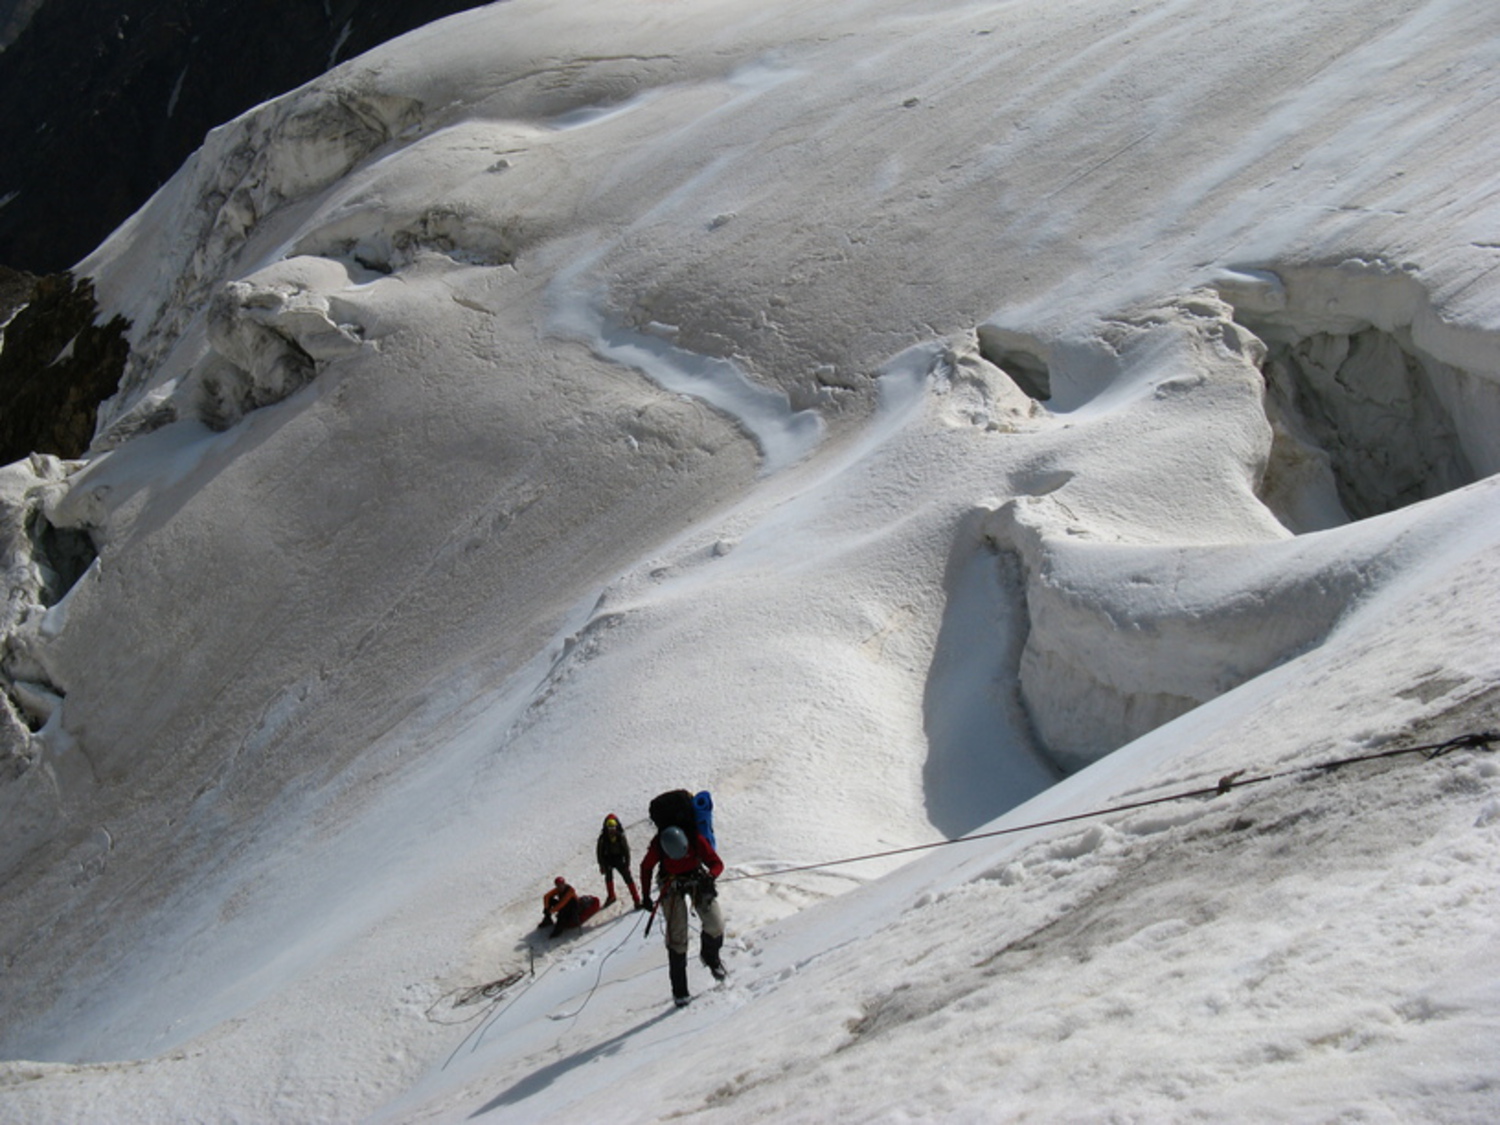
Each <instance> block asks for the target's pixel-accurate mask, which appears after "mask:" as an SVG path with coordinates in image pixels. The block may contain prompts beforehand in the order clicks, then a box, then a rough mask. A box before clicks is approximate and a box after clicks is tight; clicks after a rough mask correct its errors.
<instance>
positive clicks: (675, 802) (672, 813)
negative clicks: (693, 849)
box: [647, 789, 698, 840]
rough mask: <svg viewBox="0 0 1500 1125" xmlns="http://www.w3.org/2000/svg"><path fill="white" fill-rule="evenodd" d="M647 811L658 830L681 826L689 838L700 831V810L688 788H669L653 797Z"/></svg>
mask: <svg viewBox="0 0 1500 1125" xmlns="http://www.w3.org/2000/svg"><path fill="white" fill-rule="evenodd" d="M647 811H648V812H649V813H650V814H651V823H652V824H654V825H656V830H657V831H658V832H660V831H662V830H663V829H666V828H681V829H682V830H683V831H684V832H686V833H687V838H688V839H689V840H691V839H692V838H693V837H694V836H695V835H697V833H698V810H697V807H696V806H695V805H694V804H693V795H692V794H691V793H689V792H688V791H687V790H686V789H669V790H667V792H665V793H661V794H658V795H657V796H655V797H652V798H651V804H650V807H649V808H648V810H647Z"/></svg>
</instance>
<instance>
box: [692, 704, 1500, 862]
mask: <svg viewBox="0 0 1500 1125" xmlns="http://www.w3.org/2000/svg"><path fill="white" fill-rule="evenodd" d="M1497 740H1500V732H1497V731H1485V732H1483V733H1477V734H1461V735H1459V736H1458V737H1456V738H1450V739H1448V740H1447V741H1445V742H1431V743H1427V744H1426V745H1423V746H1404V747H1402V748H1400V749H1398V750H1381V751H1378V752H1376V753H1371V754H1357V755H1353V756H1351V757H1347V758H1336V759H1334V760H1332V761H1328V762H1318V763H1315V764H1314V765H1310V766H1298V767H1296V768H1294V769H1288V770H1278V771H1277V772H1275V773H1267V774H1259V775H1256V776H1252V777H1245V776H1244V773H1245V771H1244V770H1236V771H1235V772H1234V773H1230V774H1225V775H1224V776H1223V777H1221V778H1219V780H1218V783H1217V784H1215V785H1213V786H1209V787H1205V788H1201V789H1188V790H1184V791H1183V792H1180V793H1169V794H1167V795H1166V796H1163V797H1152V798H1150V799H1149V800H1144V801H1132V802H1129V803H1128V804H1123V805H1110V806H1109V807H1107V808H1102V809H1091V810H1089V811H1088V812H1081V813H1072V814H1070V815H1068V816H1059V817H1054V818H1052V819H1051V820H1038V821H1034V822H1032V823H1030V824H1016V825H1012V826H1011V827H1009V828H996V829H994V830H993V831H991V832H975V833H973V834H971V835H968V836H954V837H953V838H952V839H948V840H934V841H932V842H931V843H927V844H912V845H910V846H908V847H904V848H891V849H889V850H887V851H883V852H868V853H866V854H864V855H852V856H846V857H845V858H843V859H830V860H824V861H823V862H821V863H803V864H798V865H797V866H795V867H780V868H777V869H776V870H774V871H756V872H748V871H747V872H741V873H740V874H737V875H721V876H719V880H718V881H719V882H721V883H732V882H735V881H737V880H740V879H770V878H772V877H774V876H777V875H790V874H792V873H793V872H796V871H816V870H819V869H821V868H825V867H839V866H841V865H843V864H846V863H861V862H863V861H865V860H869V859H884V858H886V857H888V856H893V855H906V854H907V853H909V852H921V851H930V850H931V849H933V848H945V847H947V846H949V845H950V844H966V843H969V842H970V841H972V840H989V839H992V838H994V837H996V836H1010V835H1014V834H1016V833H1018V832H1029V831H1031V830H1032V829H1035V828H1051V827H1053V826H1055V825H1058V824H1069V823H1072V822H1073V821H1077V820H1091V819H1093V818H1094V817H1100V816H1110V815H1112V814H1114V813H1123V812H1132V811H1134V810H1136V809H1144V808H1150V807H1151V806H1152V805H1165V804H1167V803H1169V802H1172V801H1187V800H1191V799H1193V798H1195V797H1222V796H1223V795H1224V794H1226V793H1229V792H1231V791H1232V790H1235V789H1246V788H1248V787H1249V786H1252V785H1263V784H1265V783H1266V782H1268V781H1276V780H1278V779H1280V778H1285V777H1298V776H1301V775H1303V774H1316V773H1331V772H1333V771H1334V770H1337V769H1342V768H1343V767H1344V766H1352V765H1355V764H1356V763H1359V762H1375V761H1380V760H1381V759H1384V758H1397V757H1401V756H1402V755H1405V754H1421V755H1423V756H1424V757H1425V758H1427V759H1429V760H1431V759H1433V758H1438V757H1441V756H1442V755H1444V754H1447V753H1449V752H1451V751H1453V750H1461V749H1464V748H1466V747H1478V748H1482V749H1485V750H1488V749H1491V747H1490V743H1492V742H1495V741H1497Z"/></svg>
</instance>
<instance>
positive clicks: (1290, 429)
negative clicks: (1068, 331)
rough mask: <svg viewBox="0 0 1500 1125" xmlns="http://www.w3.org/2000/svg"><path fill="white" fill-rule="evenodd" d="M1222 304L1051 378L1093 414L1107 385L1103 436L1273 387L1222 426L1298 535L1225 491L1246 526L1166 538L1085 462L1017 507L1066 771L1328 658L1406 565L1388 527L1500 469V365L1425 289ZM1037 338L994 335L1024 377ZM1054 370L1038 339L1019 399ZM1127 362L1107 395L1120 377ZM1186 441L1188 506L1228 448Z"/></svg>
mask: <svg viewBox="0 0 1500 1125" xmlns="http://www.w3.org/2000/svg"><path fill="white" fill-rule="evenodd" d="M1218 291H1219V292H1220V293H1221V294H1222V295H1223V297H1224V298H1225V299H1226V300H1227V301H1228V302H1232V304H1229V303H1224V302H1223V301H1218V300H1215V299H1214V298H1212V297H1208V296H1203V295H1199V296H1193V297H1188V298H1185V299H1183V300H1182V301H1179V302H1175V303H1171V304H1168V305H1167V306H1164V307H1162V308H1160V309H1155V310H1149V311H1147V312H1145V313H1143V314H1132V316H1130V317H1126V318H1122V323H1124V322H1128V323H1129V324H1130V325H1131V332H1132V333H1136V334H1138V338H1137V339H1136V340H1135V342H1134V343H1133V344H1132V346H1131V348H1129V349H1125V350H1119V351H1114V350H1110V349H1105V348H1095V349H1093V351H1092V358H1091V359H1090V361H1089V363H1091V364H1092V365H1093V370H1090V371H1089V372H1088V373H1087V376H1085V375H1084V374H1082V373H1081V372H1080V370H1079V369H1080V367H1083V366H1088V364H1080V363H1078V362H1077V357H1076V355H1075V356H1074V361H1073V363H1072V364H1071V369H1070V364H1069V362H1068V355H1069V353H1068V351H1067V349H1062V350H1061V355H1062V359H1061V361H1059V359H1058V357H1057V356H1053V357H1051V362H1050V368H1051V371H1050V380H1051V382H1052V384H1053V385H1054V386H1057V385H1061V386H1063V387H1065V388H1071V390H1069V391H1068V393H1069V394H1070V395H1071V396H1073V397H1075V398H1076V397H1078V396H1079V393H1080V392H1079V388H1080V387H1082V386H1084V385H1085V384H1087V383H1089V382H1090V381H1092V383H1093V384H1094V386H1095V388H1096V390H1095V391H1094V393H1093V394H1092V395H1091V396H1089V395H1084V396H1083V399H1082V401H1081V402H1080V403H1079V404H1078V405H1077V406H1076V407H1075V411H1074V413H1075V415H1076V416H1077V417H1079V418H1081V419H1087V421H1088V423H1089V424H1091V425H1097V424H1098V422H1099V419H1100V418H1101V417H1106V418H1109V417H1118V418H1121V419H1126V421H1123V422H1121V423H1120V424H1125V425H1135V424H1139V423H1131V422H1129V421H1128V419H1129V418H1130V417H1131V416H1132V415H1135V414H1139V415H1140V416H1141V418H1143V419H1144V418H1146V417H1148V416H1149V414H1148V412H1146V411H1142V410H1141V409H1140V403H1141V402H1143V401H1145V400H1144V399H1143V395H1144V394H1145V393H1147V392H1149V394H1150V401H1152V402H1153V403H1155V404H1157V405H1158V406H1159V404H1160V403H1161V401H1162V400H1163V398H1164V396H1168V395H1174V394H1175V395H1184V394H1201V393H1203V388H1206V387H1212V386H1214V385H1229V384H1231V383H1233V382H1235V381H1236V380H1243V379H1244V378H1246V377H1247V375H1249V374H1250V373H1253V372H1255V371H1258V372H1259V373H1260V377H1261V379H1262V380H1263V385H1262V393H1261V394H1260V395H1259V403H1260V405H1259V407H1258V410H1259V417H1251V416H1250V413H1251V412H1249V411H1245V410H1240V411H1239V412H1237V413H1236V412H1233V411H1220V412H1218V413H1217V414H1216V417H1217V418H1218V419H1219V420H1221V421H1223V420H1229V423H1230V425H1231V426H1232V427H1233V428H1234V433H1235V434H1237V435H1238V437H1239V438H1240V439H1242V440H1243V441H1245V442H1246V443H1248V444H1249V445H1251V446H1256V445H1257V443H1259V444H1258V450H1259V451H1258V453H1257V454H1256V455H1255V457H1254V458H1252V460H1254V461H1257V462H1258V463H1254V464H1248V465H1247V470H1248V473H1249V479H1248V480H1247V482H1246V483H1247V485H1248V487H1250V488H1251V489H1253V494H1254V503H1255V504H1256V505H1257V506H1259V507H1260V509H1261V513H1262V516H1263V517H1269V516H1273V515H1274V517H1275V520H1276V524H1277V525H1278V526H1272V525H1270V523H1269V521H1268V520H1267V519H1265V518H1262V519H1255V518H1253V516H1252V515H1251V514H1250V513H1249V512H1247V511H1246V510H1244V509H1243V508H1242V507H1240V505H1241V504H1242V502H1243V500H1244V497H1243V496H1237V494H1236V493H1235V491H1234V490H1233V489H1232V488H1231V489H1230V491H1228V492H1226V491H1224V490H1223V489H1222V487H1221V488H1220V489H1219V490H1217V491H1214V490H1212V489H1211V490H1210V491H1209V494H1211V495H1217V496H1218V497H1219V498H1220V503H1221V504H1222V505H1223V508H1224V510H1225V511H1226V513H1228V512H1234V511H1236V510H1238V513H1239V514H1238V516H1237V518H1238V520H1239V525H1238V526H1237V527H1236V526H1234V525H1233V522H1232V521H1223V522H1220V523H1219V524H1217V525H1216V526H1214V527H1213V528H1212V529H1209V530H1208V533H1207V534H1205V527H1204V526H1203V524H1202V522H1201V521H1198V520H1195V519H1194V518H1192V517H1191V514H1190V513H1189V512H1188V507H1190V505H1187V506H1185V507H1184V509H1183V512H1182V514H1180V515H1178V516H1177V517H1175V518H1174V517H1170V516H1169V517H1168V518H1164V519H1161V520H1158V521H1156V522H1155V523H1154V524H1153V525H1152V526H1151V527H1150V528H1131V527H1129V526H1122V525H1121V524H1120V523H1119V522H1118V521H1117V520H1115V519H1114V518H1113V515H1112V511H1111V509H1112V506H1113V505H1112V501H1111V498H1109V497H1107V496H1104V495H1101V494H1099V493H1098V492H1094V493H1093V494H1090V492H1089V490H1088V485H1087V482H1088V481H1089V480H1090V478H1091V473H1090V472H1089V469H1088V467H1087V465H1086V463H1085V467H1084V468H1083V469H1082V471H1081V472H1079V473H1077V474H1075V476H1074V477H1073V478H1070V479H1068V480H1066V481H1065V482H1064V483H1063V484H1062V485H1061V487H1051V486H1049V487H1048V488H1046V489H1043V490H1037V491H1036V494H1033V495H1025V494H1023V495H1020V496H1019V497H1017V498H1015V499H1013V500H1010V501H1008V502H1006V503H1004V504H1001V505H998V506H996V507H995V508H994V509H993V511H992V512H991V513H990V515H989V517H988V518H987V520H986V521H985V523H984V525H983V526H984V533H985V534H986V535H988V536H989V538H990V540H991V542H992V543H993V544H994V546H995V548H996V549H997V550H998V551H999V552H1000V553H1001V554H1002V556H1003V560H1011V561H1006V562H1005V565H1008V566H1013V565H1016V563H1018V564H1019V567H1020V570H1021V572H1022V573H1023V574H1024V584H1023V585H1024V600H1025V610H1026V612H1025V623H1026V624H1025V643H1024V645H1023V646H1021V650H1020V657H1019V660H1018V661H1017V662H1016V666H1015V674H1016V675H1017V677H1018V678H1019V682H1020V689H1021V691H1020V694H1021V699H1022V701H1023V704H1024V707H1025V710H1026V714H1027V716H1028V718H1029V721H1030V723H1031V726H1032V729H1033V731H1034V733H1035V736H1036V738H1037V740H1038V742H1039V743H1040V745H1041V746H1042V748H1043V749H1044V750H1045V752H1046V754H1047V755H1048V756H1049V757H1050V758H1051V759H1052V761H1053V762H1055V763H1056V764H1057V765H1058V766H1059V767H1060V768H1062V769H1064V770H1068V771H1071V770H1076V769H1079V768H1081V767H1083V766H1085V765H1087V764H1089V763H1090V762H1093V761H1097V760H1098V759H1099V758H1101V757H1103V756H1105V755H1107V754H1108V753H1110V752H1111V751H1113V750H1114V749H1116V748H1118V747H1120V746H1122V745H1124V744H1125V743H1127V742H1130V741H1132V740H1133V739H1135V738H1138V737H1139V736H1141V735H1143V734H1145V733H1146V732H1148V731H1150V730H1153V729H1155V728H1156V727H1158V726H1161V725H1163V724H1165V723H1167V722H1170V721H1171V720H1173V719H1175V718H1177V717H1178V716H1180V715H1183V714H1185V713H1186V712H1188V711H1190V710H1192V709H1193V708H1194V707H1197V706H1199V705H1200V704H1202V703H1205V702H1207V701H1208V700H1210V699H1213V698H1215V697H1217V696H1219V695H1222V694H1224V693H1225V692H1228V691H1230V690H1232V689H1234V688H1235V687H1237V686H1238V685H1240V684H1242V683H1244V682H1246V681H1247V680H1249V679H1251V678H1253V677H1255V676H1257V675H1260V674H1261V673H1263V672H1265V671H1267V670H1268V669H1270V668H1273V667H1275V666H1277V665H1279V664H1281V663H1284V662H1285V661H1286V660H1288V659H1290V658H1292V657H1294V656H1296V655H1299V654H1301V653H1304V652H1306V651H1308V650H1310V649H1312V648H1315V647H1317V646H1318V645H1319V644H1321V643H1322V642H1323V641H1324V640H1325V639H1326V638H1327V637H1328V635H1329V634H1330V633H1331V632H1332V631H1333V630H1334V629H1335V628H1336V627H1337V625H1338V623H1339V622H1340V620H1341V619H1342V618H1343V617H1344V615H1345V614H1346V613H1347V612H1348V611H1349V610H1350V608H1351V607H1352V606H1354V605H1356V604H1358V602H1359V601H1360V599H1361V598H1363V597H1365V596H1367V595H1368V594H1369V593H1370V592H1371V591H1372V590H1375V589H1376V588H1378V587H1379V586H1380V584H1381V583H1382V582H1383V581H1384V580H1385V579H1386V577H1387V576H1388V575H1389V574H1390V573H1391V571H1392V567H1393V566H1394V565H1395V563H1394V559H1395V557H1396V556H1397V555H1398V554H1399V553H1400V551H1401V550H1403V549H1406V547H1405V545H1403V544H1402V543H1401V542H1400V537H1399V535H1398V534H1397V532H1396V531H1395V530H1393V529H1394V528H1395V527H1397V526H1398V525H1395V524H1390V523H1387V522H1383V521H1380V520H1378V519H1375V518H1373V517H1379V516H1380V515H1382V514H1383V513H1387V512H1390V511H1393V510H1394V509H1396V508H1400V507H1405V506H1409V505H1412V504H1417V503H1421V502H1424V501H1428V502H1430V501H1433V500H1434V499H1435V498H1438V497H1442V496H1444V495H1445V494H1447V493H1450V492H1453V491H1454V490H1456V489H1461V488H1463V487H1464V486H1466V485H1469V484H1472V483H1474V482H1475V481H1476V480H1478V479H1480V478H1482V477H1483V476H1485V475H1488V474H1490V473H1493V472H1494V471H1495V469H1496V467H1497V464H1500V446H1497V437H1496V435H1497V433H1500V428H1497V425H1496V422H1497V421H1500V383H1497V379H1496V372H1495V370H1494V366H1493V365H1494V360H1493V357H1494V356H1495V355H1496V354H1500V353H1497V352H1496V350H1495V349H1494V348H1493V347H1491V348H1490V349H1489V350H1485V349H1484V348H1482V347H1478V346H1476V338H1475V333H1474V332H1473V331H1472V330H1465V331H1463V332H1459V331H1457V330H1455V329H1452V328H1451V327H1450V326H1448V325H1446V324H1445V323H1444V321H1443V320H1442V318H1441V317H1440V316H1439V315H1438V313H1437V312H1436V311H1435V310H1434V308H1433V305H1432V303H1431V302H1430V301H1429V299H1428V297H1427V294H1426V292H1425V291H1424V290H1423V288H1422V287H1421V285H1420V284H1418V282H1417V281H1416V280H1415V279H1414V278H1412V277H1411V276H1410V275H1408V274H1406V273H1403V272H1401V271H1392V270H1388V269H1383V268H1378V267H1374V266H1371V265H1370V264H1369V263H1364V262H1360V263H1348V264H1345V265H1343V266H1340V267H1323V268H1310V267H1309V268H1293V269H1287V270H1285V271H1284V273H1283V272H1273V271H1262V270H1256V271H1235V272H1229V273H1225V274H1224V275H1222V276H1221V277H1220V279H1219V281H1218ZM1116 328H1117V326H1116ZM1116 328H1111V327H1110V326H1106V327H1105V328H1104V329H1103V330H1102V331H1101V332H1100V334H1099V339H1100V341H1101V342H1102V343H1106V344H1107V343H1108V342H1109V339H1110V337H1111V333H1112V332H1116ZM1247 328H1250V329H1253V331H1254V335H1252V334H1251V332H1250V331H1247V330H1246V329H1247ZM1142 339H1144V340H1145V341H1150V340H1152V339H1155V340H1156V341H1157V343H1156V344H1154V345H1153V344H1150V343H1143V342H1142ZM1017 341H1023V342H1024V341H1025V337H1024V335H1023V334H1022V333H1020V332H1017V331H1014V330H1008V331H1007V333H1006V335H1005V336H1004V338H1003V339H1002V338H1001V337H1000V336H999V335H998V334H995V333H993V332H992V335H991V341H990V342H991V345H992V347H991V349H990V350H991V352H992V353H993V354H994V355H996V356H997V358H998V359H999V361H1000V362H1001V363H1002V364H1003V363H1005V362H1006V361H1007V360H1009V361H1010V362H1012V363H1015V362H1017V361H1016V359H1015V356H1016V354H1017V349H1018V348H1019V347H1020V345H1019V344H1017ZM1002 345H1003V348H1002V347H1001V346H1002ZM1002 351H1003V354H1002ZM1074 351H1075V353H1076V351H1077V349H1074ZM1042 352H1043V349H1042V348H1041V346H1040V345H1039V344H1038V343H1037V342H1036V341H1030V342H1027V343H1026V345H1025V348H1024V352H1023V354H1022V357H1021V362H1022V363H1023V365H1024V364H1025V361H1026V360H1027V359H1028V358H1032V359H1033V360H1034V362H1031V363H1030V368H1031V370H1030V372H1029V373H1028V374H1027V375H1026V377H1025V379H1024V380H1022V379H1018V380H1017V381H1018V385H1025V384H1029V385H1030V389H1031V391H1032V393H1033V394H1034V393H1035V388H1036V385H1037V383H1036V371H1038V370H1041V369H1042V368H1043V361H1042V360H1041V359H1040V358H1039V357H1040V356H1041V354H1042ZM1132 356H1134V357H1135V358H1132ZM1141 357H1144V359H1142V358H1141ZM1487 357H1488V358H1487ZM1464 364H1469V366H1464ZM1111 366H1113V368H1114V372H1113V374H1112V375H1111V376H1109V377H1108V378H1105V379H1104V380H1103V381H1102V384H1101V379H1100V374H1099V371H1100V370H1101V369H1108V368H1110V367H1111ZM1195 381H1196V382H1195ZM1176 439H1177V440H1176V444H1177V445H1178V446H1179V447H1180V448H1179V449H1178V450H1177V452H1178V453H1180V455H1181V456H1182V459H1183V461H1184V466H1183V468H1182V469H1181V471H1180V472H1179V474H1178V477H1177V485H1176V487H1179V488H1181V489H1182V490H1183V497H1182V499H1184V500H1185V499H1186V496H1187V494H1188V493H1189V492H1190V491H1192V490H1194V489H1201V488H1203V486H1204V485H1205V483H1206V481H1207V480H1208V478H1210V477H1211V476H1212V474H1213V471H1214V470H1213V468H1212V466H1213V449H1214V447H1215V444H1216V443H1217V442H1218V441H1221V440H1226V439H1223V438H1217V439H1216V438H1214V437H1213V436H1208V437H1207V439H1206V440H1205V436H1204V435H1200V434H1196V433H1194V432H1193V429H1192V428H1184V429H1182V430H1180V431H1178V432H1177V435H1176ZM1227 440H1230V441H1233V440H1235V439H1234V438H1233V437H1231V438H1228V439H1227ZM1194 459H1197V460H1198V461H1199V462H1201V472H1196V474H1195V469H1194V467H1193V464H1192V463H1193V461H1194ZM1195 475H1196V476H1197V477H1198V479H1197V480H1194V476H1195ZM1116 476H1117V478H1118V476H1119V474H1118V472H1117V473H1116ZM1023 491H1024V490H1023ZM1140 499H1141V498H1140V497H1139V496H1136V497H1132V500H1133V501H1134V502H1136V503H1139V502H1140ZM1172 503H1173V500H1172V498H1170V497H1168V498H1164V499H1163V500H1162V507H1163V508H1164V509H1166V510H1169V509H1170V508H1171V505H1172ZM1437 515H1438V512H1437V511H1436V510H1435V511H1434V514H1433V518H1437ZM1315 532H1316V533H1320V534H1312V533H1315ZM1434 542H1436V536H1434ZM1433 549H1436V548H1433ZM996 643H997V645H999V646H1000V647H1007V646H1011V645H1012V644H1013V642H1012V640H1010V639H1005V638H1002V639H1000V640H999V641H997V642H996Z"/></svg>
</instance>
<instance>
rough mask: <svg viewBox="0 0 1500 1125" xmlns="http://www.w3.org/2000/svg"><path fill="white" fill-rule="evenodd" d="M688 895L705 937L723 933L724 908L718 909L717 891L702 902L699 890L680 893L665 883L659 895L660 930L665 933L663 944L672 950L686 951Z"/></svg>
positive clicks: (677, 951)
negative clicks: (664, 887) (664, 942)
mask: <svg viewBox="0 0 1500 1125" xmlns="http://www.w3.org/2000/svg"><path fill="white" fill-rule="evenodd" d="M689 898H691V899H692V903H693V911H694V913H696V914H697V915H698V921H699V922H701V923H702V924H703V932H704V933H705V934H707V935H708V936H709V937H723V936H724V912H723V911H722V910H720V909H719V898H718V896H717V895H715V896H714V897H713V898H710V899H708V900H707V901H706V902H705V901H704V896H703V895H702V894H701V893H698V892H696V891H693V892H688V893H684V891H683V890H680V889H678V888H676V887H673V886H671V885H669V886H668V887H667V890H666V892H665V893H664V894H663V895H662V896H661V913H662V931H663V932H664V933H665V934H666V937H667V948H668V949H669V950H671V951H672V952H673V953H686V952H687V948H688V900H689Z"/></svg>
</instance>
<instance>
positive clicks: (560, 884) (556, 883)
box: [552, 875, 568, 887]
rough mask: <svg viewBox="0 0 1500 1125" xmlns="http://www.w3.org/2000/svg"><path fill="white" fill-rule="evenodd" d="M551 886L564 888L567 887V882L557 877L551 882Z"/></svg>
mask: <svg viewBox="0 0 1500 1125" xmlns="http://www.w3.org/2000/svg"><path fill="white" fill-rule="evenodd" d="M552 885H553V886H554V887H566V886H567V885H568V881H567V880H566V879H564V878H563V877H562V876H561V875H559V876H558V877H557V878H556V879H553V880H552Z"/></svg>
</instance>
